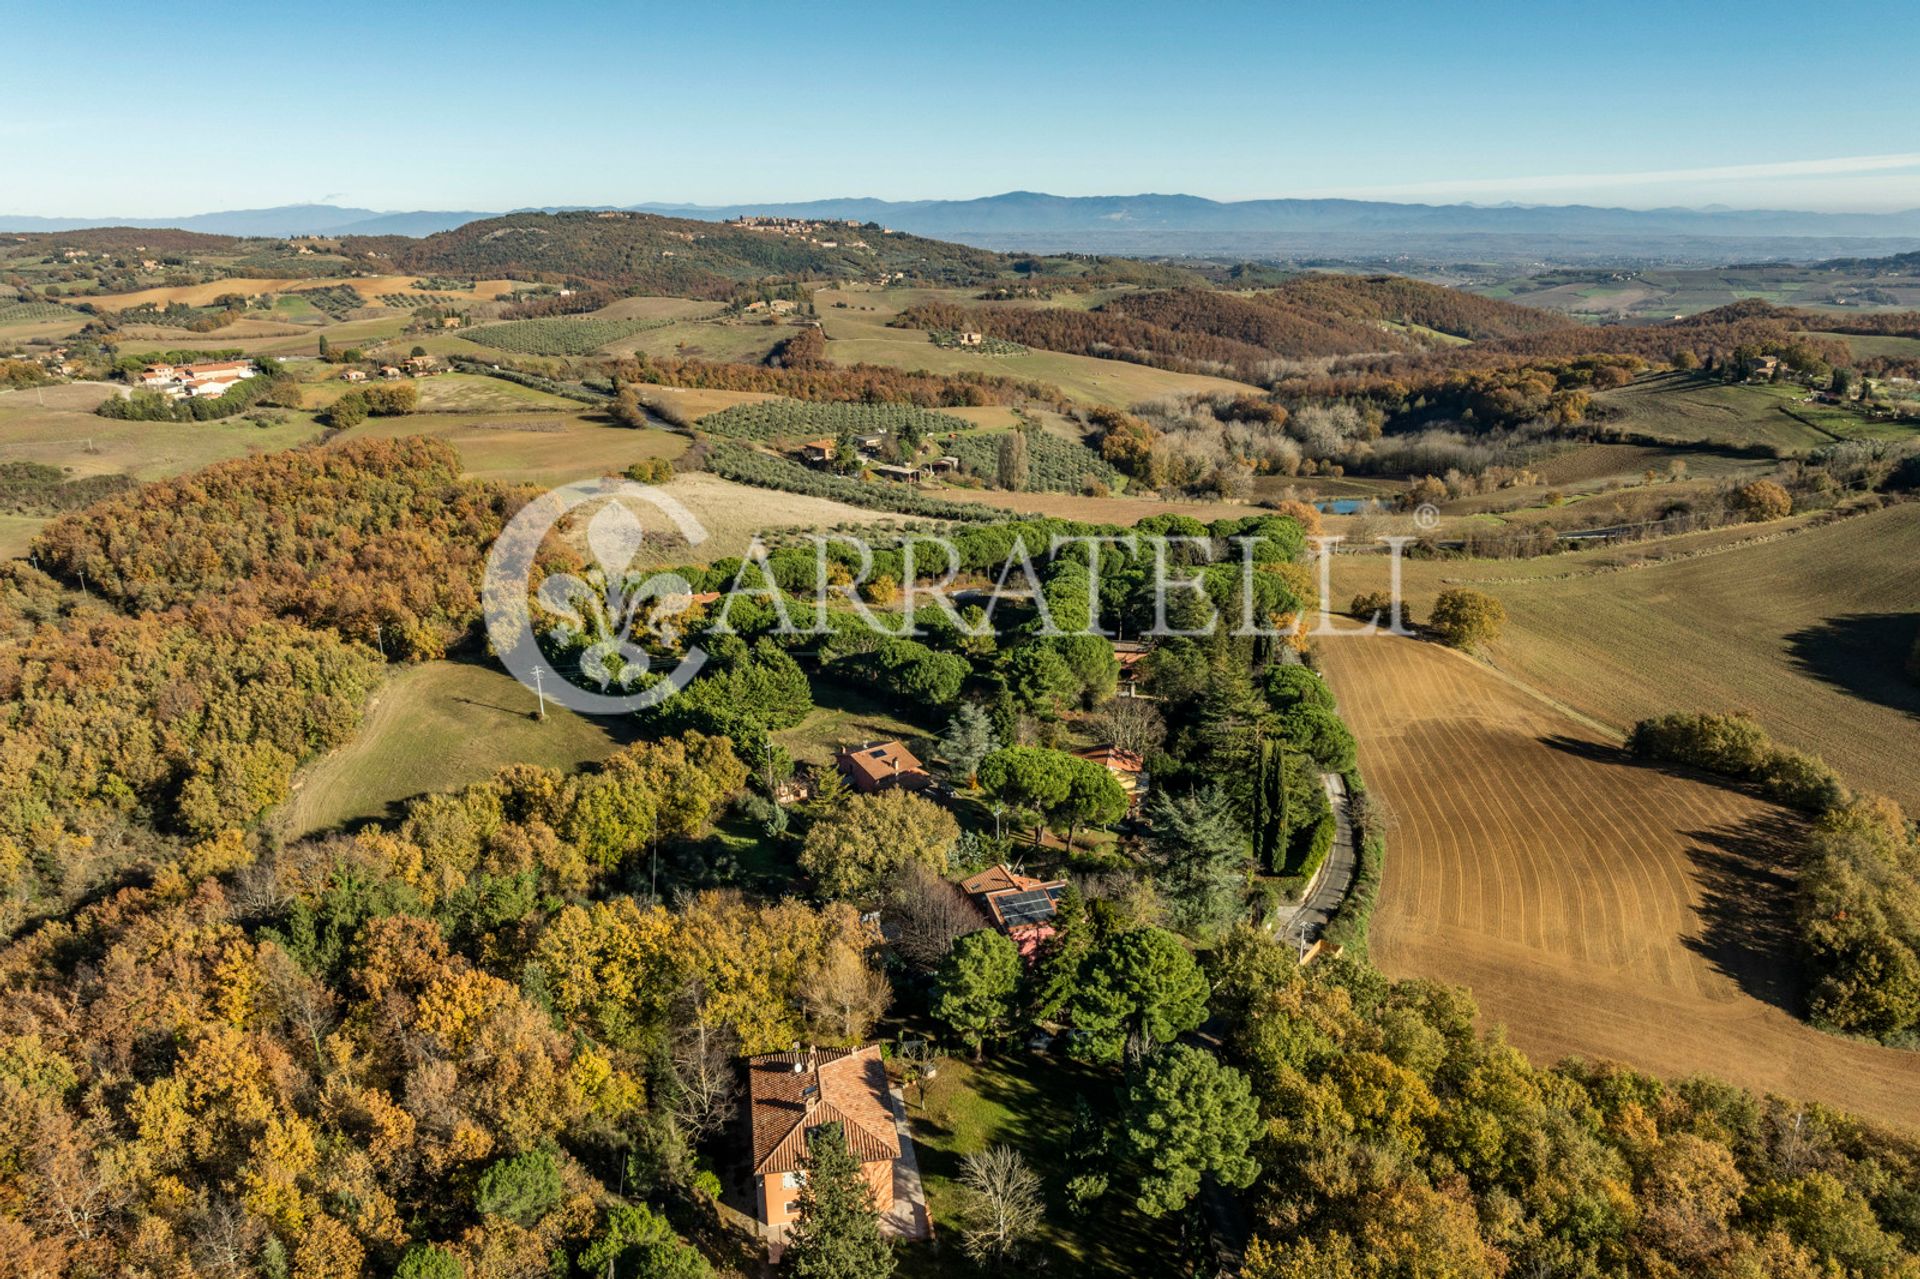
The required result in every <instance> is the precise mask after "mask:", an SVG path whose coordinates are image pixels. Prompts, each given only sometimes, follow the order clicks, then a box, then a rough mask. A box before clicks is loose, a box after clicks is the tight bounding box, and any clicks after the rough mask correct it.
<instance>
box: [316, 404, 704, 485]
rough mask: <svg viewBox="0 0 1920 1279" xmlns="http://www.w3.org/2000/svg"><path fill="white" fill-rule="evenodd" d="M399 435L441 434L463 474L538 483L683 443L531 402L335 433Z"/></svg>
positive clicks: (378, 422)
mask: <svg viewBox="0 0 1920 1279" xmlns="http://www.w3.org/2000/svg"><path fill="white" fill-rule="evenodd" d="M435 380H439V379H435ZM476 380H479V379H476ZM489 381H490V379H489ZM498 385H501V386H510V385H511V384H510V383H505V382H502V383H499V384H498ZM516 389H517V388H516ZM530 394H533V395H536V396H537V395H540V394H541V393H540V392H538V391H534V392H530ZM574 407H576V408H577V407H578V406H577V405H575V406H574ZM404 435H431V436H435V437H437V438H439V439H443V440H445V441H446V442H447V443H449V444H451V445H453V446H454V447H455V448H456V449H458V450H460V460H461V462H462V463H463V464H464V465H465V467H466V472H467V474H468V475H471V476H474V477H475V478H477V479H485V480H498V481H499V482H501V483H503V484H534V485H538V486H540V487H541V488H551V487H552V486H554V485H556V484H571V483H572V482H574V481H575V480H583V479H589V478H592V477H594V476H600V475H619V474H621V473H622V472H624V471H625V470H626V469H627V468H628V467H629V466H632V465H633V464H634V463H635V462H640V461H644V460H646V459H649V458H656V457H666V458H672V457H678V456H679V455H680V454H681V453H683V452H685V451H686V447H687V440H686V437H685V436H681V435H674V434H672V433H671V432H668V431H653V430H634V429H632V428H631V427H624V426H614V425H611V424H609V423H608V422H606V421H604V420H600V419H596V418H593V417H588V416H582V415H578V414H569V413H552V412H541V411H539V407H538V406H535V407H534V408H533V409H532V410H531V411H525V412H520V413H510V414H461V413H444V414H442V413H415V414H410V415H408V416H406V417H376V418H370V419H368V420H367V421H365V422H363V423H361V424H360V425H359V426H356V427H354V428H352V429H351V430H349V431H346V432H343V433H341V434H340V435H339V436H336V437H335V438H338V439H363V438H366V437H369V436H386V437H397V436H404Z"/></svg>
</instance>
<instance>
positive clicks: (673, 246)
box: [344, 212, 1006, 297]
mask: <svg viewBox="0 0 1920 1279" xmlns="http://www.w3.org/2000/svg"><path fill="white" fill-rule="evenodd" d="M855 241H859V242H863V243H864V244H865V246H866V247H864V248H862V247H857V246H856V244H855V243H854V242H855ZM344 243H345V244H346V246H347V247H348V249H349V251H353V250H355V249H358V248H359V247H361V246H360V245H359V243H358V241H356V240H353V239H348V240H347V241H345V242H344ZM827 243H832V244H833V245H834V246H835V247H832V248H828V247H825V246H826V244H827ZM374 247H375V249H376V250H377V251H380V252H382V253H383V254H385V253H391V255H392V258H393V261H394V262H395V263H396V264H397V265H398V266H399V267H400V268H401V269H402V270H407V271H423V272H424V271H439V272H447V273H452V274H460V275H468V276H484V277H499V276H511V277H513V278H515V279H527V280H566V279H582V280H601V281H607V282H609V283H614V284H618V285H620V286H622V287H623V288H627V289H631V290H633V291H636V292H646V293H666V294H673V295H675V296H678V297H724V296H726V295H727V294H729V293H731V292H732V290H733V289H734V287H735V286H737V285H740V284H742V283H746V282H749V281H754V280H761V279H766V278H769V277H773V276H788V277H791V276H804V277H811V278H815V279H826V280H846V279H862V278H867V277H873V276H877V275H881V274H886V273H891V272H896V271H898V272H905V273H906V275H907V276H909V277H910V278H912V279H915V280H922V281H928V282H943V283H955V284H964V283H969V282H972V281H977V280H984V279H986V278H988V277H990V276H992V275H993V274H995V273H996V272H998V271H1001V270H1004V269H1005V264H1006V259H1005V258H1003V257H1002V256H1001V255H999V254H997V253H990V252H987V251H986V250H984V249H971V248H967V247H966V246H964V245H958V244H946V243H943V242H941V241H938V240H923V239H920V238H919V237H917V236H910V235H889V234H886V233H885V232H884V231H883V230H882V229H881V228H879V227H877V226H867V227H846V226H834V227H831V228H830V229H828V230H824V231H822V232H820V233H819V234H818V235H816V236H811V237H802V236H788V235H779V234H774V233H771V232H764V231H749V230H746V229H744V228H741V227H735V226H728V225H725V224H716V223H712V222H698V221H692V220H688V219H684V218H663V217H656V216H654V215H652V214H646V213H617V212H616V213H515V214H510V215H509V216H507V217H503V218H488V219H486V220H484V221H480V222H470V223H468V224H467V225H465V226H463V227H460V228H458V229H457V230H453V231H443V232H441V233H439V234H438V235H430V236H427V237H426V238H425V239H422V240H418V241H399V242H398V243H395V242H393V241H392V240H387V241H383V242H382V243H381V244H379V245H377V246H374Z"/></svg>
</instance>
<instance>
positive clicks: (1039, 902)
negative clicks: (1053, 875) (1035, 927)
mask: <svg viewBox="0 0 1920 1279" xmlns="http://www.w3.org/2000/svg"><path fill="white" fill-rule="evenodd" d="M994 905H995V906H996V907H998V908H999V910H1000V920H1001V922H1002V923H1004V924H1006V926H1007V927H1009V928H1012V927H1013V926H1014V925H1015V924H1032V923H1037V922H1039V921H1040V920H1043V919H1052V918H1053V916H1054V914H1055V909H1056V908H1055V905H1054V900H1053V894H1052V893H1049V892H1047V891H1046V890H1045V889H1043V888H1034V889H1029V890H1027V891H1026V892H1023V893H1008V894H1007V895H1006V896H1005V897H999V898H995V899H994Z"/></svg>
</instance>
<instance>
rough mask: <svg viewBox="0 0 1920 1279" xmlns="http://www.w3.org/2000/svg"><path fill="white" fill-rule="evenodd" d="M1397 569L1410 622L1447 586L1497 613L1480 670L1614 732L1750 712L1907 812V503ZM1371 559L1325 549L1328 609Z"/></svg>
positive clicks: (1918, 619) (1918, 795)
mask: <svg viewBox="0 0 1920 1279" xmlns="http://www.w3.org/2000/svg"><path fill="white" fill-rule="evenodd" d="M1663 553H1667V554H1672V555H1673V556H1674V558H1672V559H1670V560H1667V561H1665V562H1653V557H1655V556H1657V555H1660V554H1663ZM1636 564H1637V565H1639V566H1638V567H1621V566H1623V565H1636ZM1404 568H1405V575H1406V576H1405V583H1406V593H1407V601H1408V604H1409V605H1410V606H1411V608H1412V609H1413V614H1414V617H1415V618H1416V619H1417V620H1422V619H1425V617H1426V616H1427V613H1428V611H1429V610H1430V609H1431V608H1432V605H1433V599H1434V596H1435V595H1436V594H1438V592H1439V591H1440V590H1441V589H1442V588H1443V587H1446V586H1465V587H1471V588H1473V589H1476V590H1483V591H1486V592H1488V593H1490V594H1492V595H1494V596H1496V597H1497V598H1498V599H1499V600H1500V602H1501V603H1502V604H1504V605H1505V606H1506V609H1507V615H1508V618H1509V621H1508V624H1507V628H1506V632H1505V634H1504V636H1503V637H1502V639H1501V640H1500V641H1499V643H1497V644H1496V645H1494V647H1493V649H1492V650H1491V653H1490V656H1491V658H1492V660H1493V661H1494V662H1495V664H1496V665H1498V666H1499V667H1500V668H1501V669H1502V670H1504V671H1507V672H1509V673H1510V674H1512V675H1514V676H1516V677H1517V678H1519V679H1521V680H1523V681H1525V682H1526V683H1527V684H1528V685H1529V686H1531V687H1533V688H1536V689H1539V690H1540V691H1542V692H1543V693H1547V694H1549V695H1551V696H1552V697H1554V698H1555V699H1557V700H1558V701H1560V702H1563V703H1565V704H1567V705H1569V706H1571V707H1572V708H1574V709H1575V710H1577V711H1579V712H1581V713H1582V714H1585V715H1589V716H1592V717H1593V718H1594V719H1597V720H1600V721H1602V722H1604V723H1605V724H1607V725H1608V726H1609V727H1611V728H1614V729H1617V730H1619V731H1620V732H1621V733H1624V732H1625V730H1626V729H1627V728H1628V727H1630V726H1631V725H1632V724H1633V722H1634V721H1635V720H1637V719H1641V718H1643V717H1645V716H1648V715H1656V714H1660V713H1662V712H1665V711H1671V710H1710V711H1727V710H1744V711H1749V712H1751V713H1752V714H1753V715H1754V716H1755V717H1756V718H1757V719H1758V720H1759V721H1760V722H1761V723H1762V724H1764V725H1765V726H1766V728H1767V730H1768V731H1769V732H1771V733H1772V734H1773V735H1774V736H1775V737H1777V738H1778V739H1779V740H1781V741H1782V742H1784V743H1786V744H1787V745H1789V746H1794V747H1797V748H1799V749H1801V750H1807V751H1812V752H1814V753H1816V754H1818V755H1821V756H1823V757H1824V758H1825V759H1826V760H1827V762H1828V763H1830V764H1832V765H1833V766H1834V767H1835V768H1837V769H1839V770H1840V774H1841V776H1842V777H1843V778H1844V779H1845V780H1846V781H1847V783H1848V784H1849V785H1852V786H1857V787H1862V788H1865V789H1868V790H1873V791H1880V792H1883V793H1885V794H1888V795H1891V796H1892V797H1893V798H1894V799H1896V800H1898V801H1899V802H1900V803H1901V804H1902V805H1903V806H1905V807H1906V808H1908V809H1914V808H1916V807H1920V688H1917V687H1915V686H1914V685H1913V684H1912V683H1911V682H1910V681H1908V680H1907V678H1906V676H1905V674H1904V673H1903V672H1902V670H1901V663H1902V662H1903V661H1904V660H1905V659H1906V655H1907V652H1908V650H1909V649H1910V648H1911V646H1912V644H1913V637H1914V635H1915V633H1916V632H1920V504H1912V503H1909V504H1905V505H1900V506H1891V507H1887V508H1886V509H1884V510H1879V511H1874V512H1871V513H1869V514H1865V515H1856V516H1853V517H1851V518H1848V519H1842V520H1837V521H1834V522H1832V523H1828V524H1824V525H1819V526H1816V527H1809V526H1807V524H1806V521H1804V520H1802V519H1801V518H1800V517H1798V516H1796V517H1794V518H1793V519H1792V520H1783V521H1780V522H1778V523H1777V524H1770V525H1764V526H1762V525H1744V526H1739V527H1734V528H1727V529H1720V530H1715V531H1712V532H1701V533H1694V534H1689V535H1686V536H1684V537H1676V538H1670V539H1664V540H1662V541H1659V542H1651V543H1645V544H1641V545H1627V546H1621V547H1610V548H1595V549H1593V550H1585V551H1573V552H1568V553H1565V554H1561V555H1553V556H1547V557H1544V558H1541V559H1533V560H1424V561H1421V560H1409V561H1407V562H1406V564H1405V566H1404ZM1387 569H1388V564H1387V559H1386V557H1385V556H1342V557H1341V558H1340V560H1339V561H1338V562H1337V563H1336V565H1335V566H1334V572H1333V599H1334V603H1335V605H1336V606H1344V605H1345V603H1346V602H1347V600H1349V599H1350V598H1352V596H1353V594H1354V593H1355V592H1358V591H1362V590H1378V589H1382V588H1384V587H1385V586H1386V579H1387Z"/></svg>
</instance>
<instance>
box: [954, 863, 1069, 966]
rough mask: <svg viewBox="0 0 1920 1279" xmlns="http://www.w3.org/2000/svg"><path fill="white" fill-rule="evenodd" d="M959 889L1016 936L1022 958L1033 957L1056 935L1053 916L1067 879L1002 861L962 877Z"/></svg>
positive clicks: (1007, 932) (1016, 943) (1011, 935)
mask: <svg viewBox="0 0 1920 1279" xmlns="http://www.w3.org/2000/svg"><path fill="white" fill-rule="evenodd" d="M960 889H961V891H962V892H964V893H966V894H967V896H969V897H971V898H973V900H974V901H975V902H977V903H979V906H980V909H981V910H983V911H985V912H986V913H987V916H988V917H989V918H990V919H992V920H993V922H994V923H995V924H996V925H998V926H999V928H1000V931H1001V932H1003V933H1005V934H1006V935H1007V936H1008V937H1010V938H1012V939H1013V944H1014V945H1015V946H1017V947H1019V948H1020V957H1021V958H1022V959H1031V958H1033V956H1034V954H1035V953H1036V952H1037V951H1038V950H1039V949H1040V944H1041V943H1042V942H1044V941H1046V940H1047V938H1049V937H1051V936H1053V933H1054V927H1053V917H1054V916H1055V915H1057V914H1059V913H1060V896H1061V894H1062V893H1064V892H1066V891H1067V881H1066V880H1064V879H1034V878H1033V877H1032V876H1030V875H1022V874H1021V873H1020V872H1019V871H1016V870H1012V869H1010V868H1009V867H1008V866H1007V865H1006V863H1004V862H1002V863H1001V864H1000V865H998V866H989V867H987V869H985V870H983V871H981V872H980V873H979V874H977V875H970V876H968V877H967V878H966V879H963V880H961V881H960Z"/></svg>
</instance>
